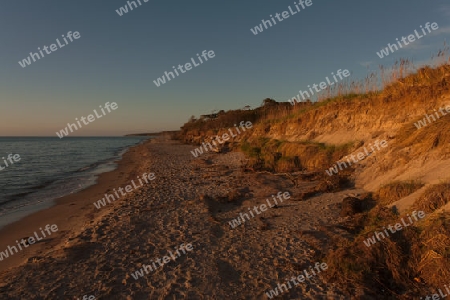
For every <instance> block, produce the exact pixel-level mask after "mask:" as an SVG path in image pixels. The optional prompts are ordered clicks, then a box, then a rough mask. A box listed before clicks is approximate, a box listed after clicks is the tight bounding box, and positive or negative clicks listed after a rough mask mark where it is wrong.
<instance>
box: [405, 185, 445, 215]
mask: <svg viewBox="0 0 450 300" xmlns="http://www.w3.org/2000/svg"><path fill="white" fill-rule="evenodd" d="M449 201H450V183H448V182H447V183H441V184H436V185H433V186H430V187H429V188H427V189H426V190H425V192H424V193H423V194H422V195H421V196H420V198H419V199H417V200H416V202H415V203H414V205H413V209H415V210H423V211H424V212H426V213H430V212H433V211H435V210H436V209H438V208H441V207H442V206H444V205H445V204H447V203H448V202H449Z"/></svg>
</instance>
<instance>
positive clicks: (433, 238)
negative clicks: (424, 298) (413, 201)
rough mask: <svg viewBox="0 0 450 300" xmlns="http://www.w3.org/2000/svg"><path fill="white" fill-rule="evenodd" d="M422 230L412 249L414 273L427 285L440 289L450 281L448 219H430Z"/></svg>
mask: <svg viewBox="0 0 450 300" xmlns="http://www.w3.org/2000/svg"><path fill="white" fill-rule="evenodd" d="M423 228H424V229H423V231H422V233H421V235H420V238H419V240H420V242H419V243H418V244H417V245H415V249H414V253H418V254H419V255H416V257H417V258H415V259H414V262H417V264H416V266H417V267H416V272H417V274H418V276H420V278H421V281H423V282H425V283H426V284H427V285H431V286H434V287H441V288H442V287H443V285H444V284H448V282H449V281H450V217H449V216H448V215H447V214H444V213H441V214H440V215H439V216H435V217H430V218H429V219H427V220H426V221H425V224H424V225H423Z"/></svg>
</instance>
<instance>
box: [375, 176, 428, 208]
mask: <svg viewBox="0 0 450 300" xmlns="http://www.w3.org/2000/svg"><path fill="white" fill-rule="evenodd" d="M423 185H424V184H423V183H422V182H420V181H417V180H409V181H394V182H391V183H389V184H386V185H383V186H382V187H381V188H380V189H379V190H378V192H377V193H376V194H375V197H374V198H375V200H377V201H378V203H379V204H380V205H383V206H384V205H389V204H391V203H394V202H395V201H397V200H400V199H402V198H403V197H406V196H408V195H410V194H412V193H414V192H415V191H417V190H418V189H420V188H421V187H423Z"/></svg>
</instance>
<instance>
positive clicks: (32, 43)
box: [0, 0, 450, 136]
mask: <svg viewBox="0 0 450 300" xmlns="http://www.w3.org/2000/svg"><path fill="white" fill-rule="evenodd" d="M312 2H313V5H312V6H310V7H308V8H306V9H305V10H303V11H301V12H300V13H298V14H296V15H294V16H291V17H290V18H288V19H286V20H284V21H282V22H278V24H277V25H275V26H273V27H271V28H269V29H267V30H264V31H263V32H262V33H260V34H258V35H256V36H255V35H253V34H252V32H251V31H250V28H253V27H255V26H257V25H259V24H260V23H261V20H262V19H266V20H267V19H268V18H269V15H270V14H275V13H277V12H279V13H281V12H282V11H285V10H287V7H288V6H289V5H291V6H292V7H293V5H294V1H293V0H279V1H270V0H261V1H248V2H247V1H245V3H243V1H236V0H231V1H218V0H209V1H206V0H194V1H179V0H174V1H162V0H150V1H149V2H147V3H144V2H143V0H141V3H142V6H140V7H138V8H135V9H134V10H133V11H130V12H129V13H128V14H124V15H123V16H119V15H118V14H117V13H116V9H118V8H119V7H121V6H124V5H126V3H127V2H126V1H122V0H110V1H103V2H102V3H100V2H99V1H95V2H94V1H91V0H90V1H87V0H77V1H68V0H65V1H64V0H63V1H61V0H59V1H56V0H42V1H38V2H37V1H32V0H18V1H7V2H5V3H4V4H3V5H2V9H1V10H0V38H1V41H2V43H1V44H0V54H1V59H0V63H1V68H0V96H1V104H2V108H1V111H2V117H1V118H0V136H14V135H44V136H55V132H56V131H59V130H60V129H62V128H64V127H65V126H66V125H67V123H68V122H74V120H75V118H76V117H77V118H80V117H81V116H87V115H88V114H90V113H91V112H92V110H93V109H95V108H98V106H99V105H103V104H104V103H105V102H108V101H109V102H117V104H118V106H119V108H118V109H117V110H116V111H114V112H112V113H111V114H108V115H107V116H105V117H103V118H101V119H99V120H96V121H95V122H93V123H91V124H89V125H86V126H84V127H83V128H82V129H81V130H79V131H77V132H76V134H74V135H121V134H126V133H133V132H149V131H159V130H174V129H178V128H179V127H180V126H181V125H182V124H183V123H184V122H185V121H187V120H188V118H189V117H190V116H191V115H195V116H199V115H200V114H205V113H209V112H211V111H212V110H214V109H225V110H228V109H236V108H242V107H244V106H245V105H250V106H251V107H256V106H259V105H260V104H261V102H262V100H263V99H264V98H267V97H271V98H274V99H275V100H277V101H287V100H288V98H291V97H293V96H295V95H296V94H297V93H298V90H299V89H302V90H306V87H307V85H308V84H310V85H311V84H313V83H320V82H321V81H323V79H324V78H325V76H329V75H330V73H331V72H335V71H336V70H337V69H348V70H350V72H351V73H352V76H351V77H350V78H351V79H359V78H362V77H364V76H365V74H366V73H367V68H366V67H365V65H366V64H370V65H371V67H372V68H376V67H377V66H378V64H384V65H387V66H390V65H391V64H392V63H393V62H394V61H395V59H397V58H399V57H404V58H412V59H413V60H414V61H417V62H423V61H426V60H428V59H429V58H430V57H431V55H432V54H433V53H436V52H437V50H438V49H440V48H443V43H444V41H445V40H446V39H448V35H449V34H450V22H449V17H450V4H449V3H448V2H446V1H444V0H436V1H432V2H431V1H422V0H411V1H395V2H393V1H387V0H381V1H373V2H371V3H368V1H360V0H346V1H335V0H312ZM426 22H437V23H438V24H439V27H440V28H439V30H437V31H436V32H433V34H432V35H429V36H425V37H424V38H422V39H420V40H418V41H416V42H414V43H412V44H411V46H409V47H407V48H405V49H401V50H399V51H397V52H396V53H394V54H392V55H390V56H388V57H387V58H383V59H380V58H379V57H378V56H377V55H376V52H377V51H380V49H381V48H384V47H386V45H387V43H393V42H394V41H395V38H400V37H401V36H406V35H408V34H411V33H413V31H414V30H415V29H419V28H420V27H419V26H420V25H424V24H425V23H426ZM68 31H78V32H80V34H81V38H80V39H78V40H75V41H74V42H72V43H69V45H66V46H65V47H64V48H62V49H59V50H57V51H56V52H54V53H51V54H48V55H45V57H44V58H42V59H40V60H38V61H36V62H33V63H32V64H31V65H30V66H27V67H26V68H22V67H21V66H20V65H19V64H18V61H19V60H20V61H21V60H22V59H24V58H26V57H27V56H28V55H29V53H30V52H31V51H32V52H37V47H41V48H42V47H43V46H44V45H47V46H49V45H50V44H52V43H54V42H55V40H56V38H59V37H61V35H62V34H64V35H66V34H67V32H68ZM203 50H213V51H214V52H215V54H216V56H215V57H214V58H213V59H210V60H209V61H208V62H205V63H204V64H202V65H201V66H198V67H196V68H194V69H192V70H190V71H188V72H187V73H185V74H182V75H181V76H179V77H177V78H175V79H174V80H171V81H170V82H168V83H166V84H165V85H162V86H160V87H157V86H155V84H154V83H153V80H156V79H157V78H158V77H160V76H162V75H163V74H164V72H165V71H171V70H172V66H174V65H178V64H185V63H186V62H189V61H190V58H191V57H196V53H200V52H201V51H203Z"/></svg>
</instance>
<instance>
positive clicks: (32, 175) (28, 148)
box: [0, 136, 151, 228]
mask: <svg viewBox="0 0 450 300" xmlns="http://www.w3.org/2000/svg"><path fill="white" fill-rule="evenodd" d="M149 138H151V137H139V136H129V137H64V138H63V139H59V138H58V137H0V166H1V167H5V169H3V170H0V228H1V227H4V226H5V225H7V224H9V223H12V222H14V221H16V220H19V219H21V218H23V217H25V216H27V215H29V214H31V213H33V212H35V211H38V210H42V209H45V208H48V207H51V206H52V205H54V203H55V200H56V199H58V198H60V197H63V196H66V195H69V194H72V193H76V192H78V191H80V190H82V189H85V188H87V187H89V186H91V185H93V184H95V183H96V180H97V177H98V175H99V174H101V173H104V172H108V171H112V170H114V169H115V168H116V167H117V163H116V161H117V160H120V159H121V157H122V155H123V154H124V153H125V152H126V151H127V150H128V149H129V148H130V147H131V146H133V145H137V144H139V143H142V142H144V141H145V140H147V139H149ZM8 154H12V155H15V154H19V155H20V161H18V162H14V160H13V162H14V164H11V163H10V162H9V161H7V163H8V165H9V166H8V167H6V164H5V162H4V161H3V157H4V158H5V159H6V158H7V156H8Z"/></svg>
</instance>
